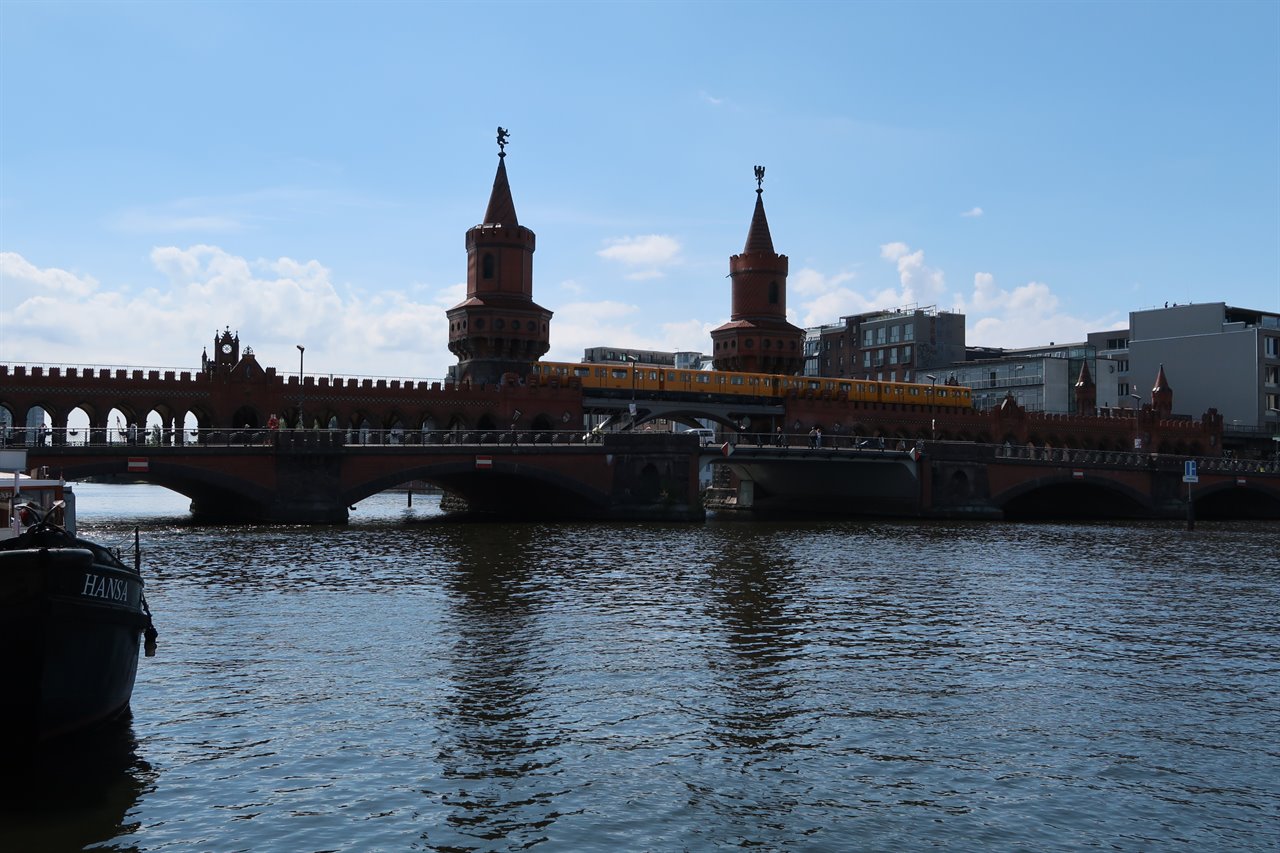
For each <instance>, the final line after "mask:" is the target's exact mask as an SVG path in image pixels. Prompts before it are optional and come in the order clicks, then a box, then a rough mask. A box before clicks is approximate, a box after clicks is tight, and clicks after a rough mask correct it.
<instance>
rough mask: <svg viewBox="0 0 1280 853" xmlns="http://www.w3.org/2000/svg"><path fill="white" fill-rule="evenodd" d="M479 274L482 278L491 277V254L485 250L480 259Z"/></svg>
mask: <svg viewBox="0 0 1280 853" xmlns="http://www.w3.org/2000/svg"><path fill="white" fill-rule="evenodd" d="M480 275H481V277H483V278H493V255H491V254H489V253H488V252H485V255H484V258H483V259H481V261H480Z"/></svg>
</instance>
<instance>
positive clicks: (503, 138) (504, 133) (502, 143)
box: [498, 125, 511, 157]
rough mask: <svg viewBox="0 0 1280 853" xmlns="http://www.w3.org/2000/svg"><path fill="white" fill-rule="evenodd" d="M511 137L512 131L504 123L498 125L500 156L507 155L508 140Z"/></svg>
mask: <svg viewBox="0 0 1280 853" xmlns="http://www.w3.org/2000/svg"><path fill="white" fill-rule="evenodd" d="M510 138H511V131H509V130H507V129H506V128H505V127H503V126H502V125H498V156H499V157H506V156H507V140H508V139H510Z"/></svg>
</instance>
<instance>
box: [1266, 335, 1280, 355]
mask: <svg viewBox="0 0 1280 853" xmlns="http://www.w3.org/2000/svg"><path fill="white" fill-rule="evenodd" d="M1267 358H1280V338H1272V337H1268V338H1267Z"/></svg>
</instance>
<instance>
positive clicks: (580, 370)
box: [573, 367, 591, 376]
mask: <svg viewBox="0 0 1280 853" xmlns="http://www.w3.org/2000/svg"><path fill="white" fill-rule="evenodd" d="M573 375H574V376H590V375H591V368H589V367H575V368H574V369H573Z"/></svg>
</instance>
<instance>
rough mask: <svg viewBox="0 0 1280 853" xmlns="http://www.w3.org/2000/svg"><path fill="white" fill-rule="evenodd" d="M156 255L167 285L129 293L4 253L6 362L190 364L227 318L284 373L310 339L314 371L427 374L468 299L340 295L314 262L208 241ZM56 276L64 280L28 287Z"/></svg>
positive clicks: (0, 275)
mask: <svg viewBox="0 0 1280 853" xmlns="http://www.w3.org/2000/svg"><path fill="white" fill-rule="evenodd" d="M151 258H152V263H153V264H154V265H155V267H156V269H157V270H158V271H159V272H160V273H162V274H163V275H164V276H165V277H166V278H167V279H168V284H167V286H164V287H160V288H151V289H147V290H143V291H140V292H137V293H133V294H129V293H126V292H125V291H124V290H123V289H122V288H116V290H115V292H102V291H100V290H99V289H98V286H97V283H96V282H94V281H93V280H92V279H87V278H83V277H77V276H72V275H71V274H70V273H67V272H65V271H63V270H58V269H39V268H37V267H35V266H34V265H32V264H30V263H29V262H28V261H26V259H24V258H22V257H21V256H20V255H16V254H13V253H7V254H5V255H3V256H0V261H3V263H2V264H0V291H3V292H4V293H5V294H6V296H5V299H6V301H5V303H4V305H3V310H2V313H0V329H3V336H2V337H0V359H3V360H6V361H19V362H21V361H43V362H46V363H71V364H84V363H85V361H86V357H89V358H92V359H93V360H94V361H95V362H96V363H106V364H130V365H153V366H166V367H177V368H182V367H192V366H195V365H198V364H199V362H200V352H201V349H202V348H203V347H204V346H206V345H207V344H208V343H211V342H212V340H213V336H214V333H215V331H216V330H218V329H221V328H223V327H224V326H229V327H230V328H231V329H232V330H233V331H238V332H239V333H240V340H241V342H242V343H243V344H244V345H245V346H250V347H252V348H253V349H254V351H255V353H257V356H258V360H259V361H260V362H261V363H262V364H263V365H264V366H267V367H272V366H274V367H276V368H278V369H280V370H288V369H289V367H290V365H293V364H294V359H295V358H296V355H297V353H296V350H295V349H294V346H295V344H303V345H305V346H306V347H307V367H308V370H309V371H312V370H314V371H315V372H317V373H327V372H332V373H337V374H364V375H388V374H394V375H399V376H404V377H420V378H429V377H430V374H431V373H432V372H436V373H443V369H444V367H445V366H447V365H448V364H449V363H451V362H452V357H451V356H450V355H449V353H448V350H447V343H448V326H447V324H446V323H445V320H444V317H443V316H442V308H447V307H450V306H452V305H455V304H457V303H458V302H460V301H461V300H462V299H463V298H464V296H465V286H464V285H461V284H453V285H449V286H447V287H443V288H439V289H437V290H436V291H428V294H427V295H428V297H429V301H416V300H414V299H410V298H409V297H407V296H406V295H404V294H403V293H398V292H389V293H386V292H384V293H382V294H378V295H374V296H371V297H364V296H360V295H356V296H345V297H344V296H342V295H340V294H339V293H338V292H337V290H336V288H335V287H334V285H333V282H332V280H331V272H330V271H329V269H328V268H326V267H325V266H324V265H323V264H321V263H319V262H318V261H314V260H312V261H298V260H295V259H293V258H277V259H274V260H266V259H260V260H249V259H246V258H243V257H239V256H237V255H233V254H231V253H229V252H226V251H225V250H223V249H221V248H219V247H217V246H209V245H197V246H192V247H190V248H187V249H181V248H178V247H174V246H164V247H158V248H156V249H154V250H153V251H152V254H151ZM50 281H52V282H57V283H60V285H61V286H60V288H58V289H49V288H46V289H43V290H42V289H40V288H36V287H31V286H30V285H31V283H33V282H50ZM86 354H88V356H86Z"/></svg>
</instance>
